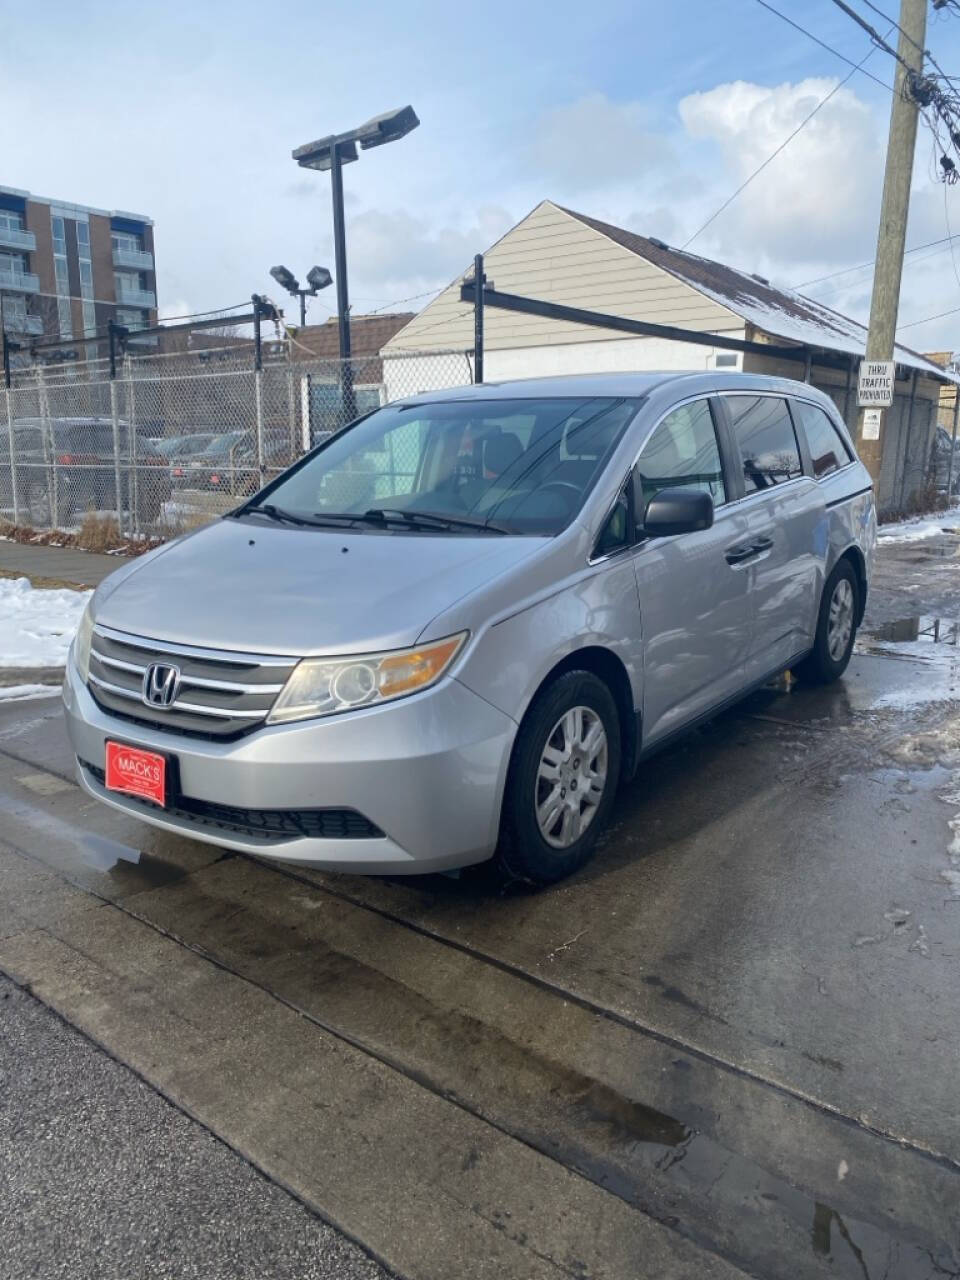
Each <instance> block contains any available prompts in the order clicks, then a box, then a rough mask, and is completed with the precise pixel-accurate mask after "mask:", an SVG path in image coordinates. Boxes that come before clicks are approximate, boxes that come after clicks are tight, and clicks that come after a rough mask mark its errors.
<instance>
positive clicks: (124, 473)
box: [0, 418, 170, 527]
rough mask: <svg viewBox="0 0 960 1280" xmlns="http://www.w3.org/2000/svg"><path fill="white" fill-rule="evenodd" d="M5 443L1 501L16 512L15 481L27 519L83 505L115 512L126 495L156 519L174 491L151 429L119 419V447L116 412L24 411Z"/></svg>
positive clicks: (0, 454) (55, 518)
mask: <svg viewBox="0 0 960 1280" xmlns="http://www.w3.org/2000/svg"><path fill="white" fill-rule="evenodd" d="M13 441H14V458H13V466H11V462H10V444H9V438H8V437H7V436H4V438H3V442H2V445H0V507H2V508H3V509H4V510H8V511H11V512H12V509H13V505H14V504H13V482H14V479H15V480H16V487H17V499H18V501H17V506H18V509H19V514H20V517H21V519H22V520H24V521H29V522H30V523H31V524H34V525H38V526H40V525H43V524H46V523H47V522H50V523H52V524H53V525H55V526H56V527H63V526H65V525H69V524H71V523H75V522H76V520H77V518H78V517H81V516H82V515H83V513H84V512H86V511H89V510H93V511H104V512H115V511H116V510H117V507H118V502H117V479H118V473H119V483H120V502H119V506H120V507H121V508H122V509H123V510H125V511H131V512H133V511H135V513H136V517H137V520H138V522H139V523H140V524H152V523H153V522H154V521H155V520H156V519H157V517H158V516H159V514H160V510H161V507H162V505H163V503H164V502H165V501H166V499H167V498H168V497H169V496H170V480H169V476H168V474H167V464H166V459H165V458H164V457H163V456H162V454H160V453H159V452H157V450H156V447H155V446H154V445H153V444H152V443H151V441H150V439H149V437H148V436H147V435H146V434H141V432H140V431H139V430H131V428H130V425H129V423H126V422H121V423H119V430H118V432H117V440H116V444H117V446H118V450H117V449H115V441H114V429H113V423H112V421H111V420H110V419H109V418H50V419H43V418H20V419H17V420H16V421H14V423H13ZM118 453H119V456H117V455H118Z"/></svg>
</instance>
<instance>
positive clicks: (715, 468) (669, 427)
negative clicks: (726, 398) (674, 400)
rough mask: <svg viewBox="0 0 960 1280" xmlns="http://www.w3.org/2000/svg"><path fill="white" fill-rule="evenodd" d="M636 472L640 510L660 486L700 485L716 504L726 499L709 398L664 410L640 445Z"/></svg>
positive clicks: (673, 487) (692, 487) (684, 487)
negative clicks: (664, 412)
mask: <svg viewBox="0 0 960 1280" xmlns="http://www.w3.org/2000/svg"><path fill="white" fill-rule="evenodd" d="M637 472H638V474H639V477H640V480H641V483H642V486H643V509H644V511H646V509H647V503H648V502H649V501H650V499H651V498H652V497H653V495H654V494H655V493H657V492H658V491H659V490H660V489H678V488H682V489H702V490H703V492H704V493H709V495H710V497H711V498H713V501H714V504H715V505H716V506H719V505H720V504H721V503H722V502H726V500H727V494H726V489H725V488H724V484H723V470H722V468H721V466H720V450H719V448H718V447H717V433H716V431H715V430H714V426H713V415H712V413H711V412H710V403H709V401H707V400H695V401H694V402H693V403H692V404H684V405H681V406H680V407H679V409H674V410H673V411H672V413H668V414H667V416H666V417H665V418H664V420H663V421H662V422H661V423H660V425H659V426H658V427H657V429H656V431H654V433H653V435H652V436H651V437H650V439H649V440H648V441H647V443H646V444H645V445H644V446H643V451H642V453H641V454H640V459H639V461H638V462H637ZM641 518H642V517H641Z"/></svg>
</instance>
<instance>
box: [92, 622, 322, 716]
mask: <svg viewBox="0 0 960 1280" xmlns="http://www.w3.org/2000/svg"><path fill="white" fill-rule="evenodd" d="M153 663H162V664H165V665H167V666H175V667H176V668H177V670H178V671H179V689H178V691H177V694H176V697H175V699H174V701H173V702H172V703H171V705H170V706H169V707H160V706H153V705H151V704H149V703H147V702H145V701H144V697H143V688H144V677H145V676H146V673H147V671H148V669H149V668H150V667H151V665H152V664H153ZM296 665H297V659H296V658H274V657H268V656H264V655H262V654H247V653H233V652H229V651H221V650H214V649H200V648H196V647H194V646H191V645H178V644H168V643H167V642H166V641H160V640H149V639H146V638H144V637H141V636H133V635H128V634H127V633H126V632H124V631H114V630H113V629H112V628H110V627H104V626H95V627H94V630H93V642H92V644H91V647H90V678H89V689H90V692H91V693H92V694H93V696H94V698H95V699H96V701H97V702H98V703H99V704H100V706H101V707H103V709H104V710H105V711H110V712H111V713H112V714H114V715H117V716H122V717H123V718H124V719H125V720H133V721H136V722H137V723H139V724H147V725H150V726H152V727H155V728H157V729H168V730H170V731H171V732H174V733H188V734H199V735H202V736H203V737H205V738H229V737H235V736H236V735H237V734H240V733H244V732H248V731H249V730H250V729H254V728H256V727H257V726H258V725H260V724H262V723H263V721H264V720H265V719H266V717H267V713H268V712H269V710H270V708H271V707H272V706H273V703H274V700H275V699H276V696H277V694H278V693H279V692H280V690H281V689H282V688H283V686H284V684H285V683H286V680H287V677H288V676H289V675H290V673H291V671H292V670H293V668H294V667H295V666H296Z"/></svg>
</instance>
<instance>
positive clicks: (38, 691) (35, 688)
mask: <svg viewBox="0 0 960 1280" xmlns="http://www.w3.org/2000/svg"><path fill="white" fill-rule="evenodd" d="M59 692H60V686H59V685H58V684H7V685H0V702H16V701H18V700H22V699H24V698H55V697H56V696H57V694H58V693H59Z"/></svg>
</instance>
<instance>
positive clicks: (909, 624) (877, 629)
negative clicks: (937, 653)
mask: <svg viewBox="0 0 960 1280" xmlns="http://www.w3.org/2000/svg"><path fill="white" fill-rule="evenodd" d="M864 634H866V635H869V636H871V637H872V638H873V639H874V640H888V641H894V642H898V643H903V642H906V643H913V642H914V641H923V642H925V643H928V644H945V645H953V646H954V647H955V648H956V647H958V646H960V621H958V620H957V619H956V618H933V617H930V616H928V615H927V614H921V613H918V614H913V615H912V616H911V617H908V618H897V619H895V621H893V622H881V623H878V624H877V625H876V626H874V627H871V628H870V630H869V631H867V632H865V633H864Z"/></svg>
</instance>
